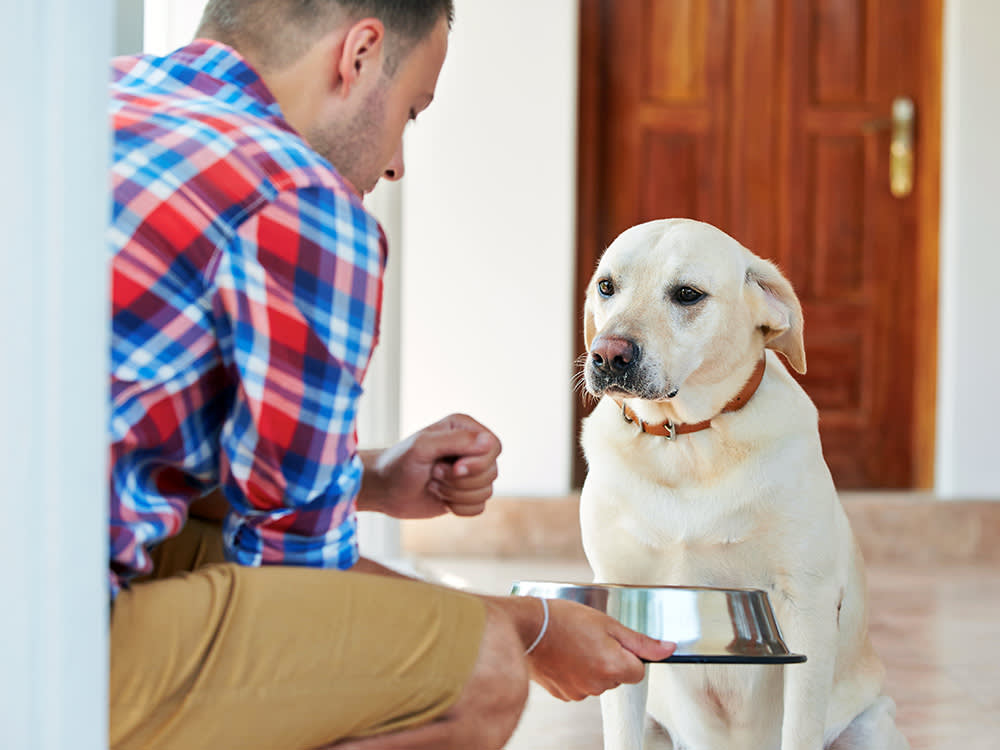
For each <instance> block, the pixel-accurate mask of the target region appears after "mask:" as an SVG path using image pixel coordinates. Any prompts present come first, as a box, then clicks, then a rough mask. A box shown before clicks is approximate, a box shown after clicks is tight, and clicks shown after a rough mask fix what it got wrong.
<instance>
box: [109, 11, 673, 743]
mask: <svg viewBox="0 0 1000 750" xmlns="http://www.w3.org/2000/svg"><path fill="white" fill-rule="evenodd" d="M452 13H453V10H452V5H451V0H423V1H421V2H418V1H416V0H412V1H410V2H403V1H402V0H396V1H395V2H393V1H391V0H210V2H209V3H208V6H207V8H206V11H205V16H204V19H203V22H202V25H201V28H200V29H199V32H198V39H197V40H196V41H195V42H193V43H192V44H191V45H189V46H187V47H185V48H182V49H181V50H178V51H176V52H174V53H173V54H171V55H169V56H167V57H165V58H152V57H137V58H122V59H119V60H116V61H115V66H114V76H113V78H114V80H113V85H112V117H113V127H114V136H115V140H114V164H113V168H112V182H113V190H114V206H113V215H112V224H111V230H110V237H111V243H112V249H113V251H114V256H113V264H112V273H113V282H112V293H113V344H112V373H111V386H112V387H111V397H112V419H111V435H112V436H111V559H110V565H109V575H110V587H111V598H112V612H111V676H110V693H111V695H110V701H111V707H110V713H111V742H112V746H113V747H114V748H146V747H150V748H153V747H156V748H161V747H162V748H185V750H191V749H193V748H202V747H204V748H234V749H235V748H240V750H247V749H250V748H267V749H268V750H279V749H282V748H315V747H325V746H335V747H338V748H347V749H349V750H352V749H355V748H356V749H357V750H376V749H377V748H385V749H392V748H435V750H441V749H442V748H462V750H469V749H470V748H477V749H478V748H499V747H502V746H503V744H504V743H505V742H506V740H507V739H508V737H509V736H510V734H511V733H512V731H513V729H514V727H515V726H516V723H517V720H518V717H519V715H520V712H521V710H522V708H523V706H524V703H525V700H526V697H527V689H528V679H529V676H530V677H533V678H534V679H535V680H536V681H538V682H539V683H541V684H542V685H544V686H545V687H546V688H547V689H549V690H550V691H551V692H552V693H553V694H554V695H556V696H558V697H561V698H564V699H580V698H583V697H585V696H587V695H593V694H598V693H600V692H602V691H603V690H605V689H608V688H610V687H614V686H616V685H618V684H621V683H622V682H634V681H637V680H639V679H640V678H641V676H642V674H643V666H642V663H641V661H640V657H644V658H648V659H662V658H665V657H666V656H668V655H669V654H670V653H671V650H672V647H673V644H662V643H659V642H657V641H653V640H651V639H649V638H646V637H645V636H641V635H639V634H637V633H634V632H632V631H630V630H627V629H626V628H624V627H622V626H621V625H620V624H618V623H617V622H615V621H613V620H611V619H610V618H607V617H605V616H604V615H603V614H601V613H598V612H596V611H594V610H591V609H589V608H586V607H582V606H579V605H576V604H572V603H569V602H560V601H554V602H551V603H547V602H540V601H539V600H537V599H531V598H519V597H486V596H474V595H471V594H467V593H463V592H458V591H453V590H450V589H447V588H443V587H438V586H433V585H430V584H427V583H423V582H417V581H411V580H408V579H405V578H403V577H401V576H398V575H396V574H394V573H393V572H391V571H388V570H386V569H384V568H381V567H380V566H379V565H377V564H376V563H374V562H372V561H368V560H364V559H363V558H359V554H358V550H357V543H356V534H355V517H354V516H355V510H357V509H361V510H377V511H381V512H384V513H388V514H390V515H392V516H395V517H399V518H424V517H431V516H435V515H440V514H442V513H446V512H452V513H455V514H457V515H474V514H477V513H480V512H482V510H483V508H484V505H485V503H486V501H487V500H488V498H489V497H490V495H491V494H492V483H493V480H494V479H495V477H496V471H497V467H496V458H497V456H498V454H499V452H500V444H499V441H498V440H497V438H496V436H495V435H493V434H492V433H491V432H490V431H489V430H488V429H487V428H485V427H484V426H482V425H480V424H479V423H478V422H476V421H475V420H473V419H472V418H471V417H468V416H465V415H452V416H450V417H447V418H445V419H443V420H442V421H441V422H439V423H437V424H435V425H431V426H430V427H428V428H426V429H424V430H422V431H420V432H418V433H416V434H415V435H413V436H411V437H410V438H408V439H406V440H404V441H403V442H401V443H400V444H399V445H397V446H394V447H392V448H390V449H388V450H385V451H382V452H376V453H370V454H361V453H359V451H358V450H357V443H356V439H355V434H354V422H355V416H356V408H357V400H358V397H359V395H360V393H361V389H362V382H363V378H364V374H365V370H366V368H367V365H368V361H369V357H370V355H371V352H372V350H373V348H374V346H375V343H376V340H377V338H378V320H379V306H380V302H381V280H382V271H383V269H384V266H385V262H386V247H385V244H386V243H385V237H384V235H383V234H382V231H381V229H380V228H379V226H378V224H377V223H376V222H375V220H374V219H373V218H372V217H371V216H369V215H368V214H367V213H366V212H365V210H364V208H363V206H362V204H361V197H362V195H363V194H364V193H365V192H367V191H369V190H371V189H372V188H373V187H374V185H375V184H376V183H377V181H378V180H379V179H380V178H381V177H383V176H384V177H386V178H388V179H400V178H401V177H402V176H403V169H404V165H403V157H402V145H401V139H402V134H403V130H404V127H405V125H406V123H407V121H408V120H411V119H414V118H415V117H416V116H417V115H418V114H419V113H420V112H421V111H423V110H424V109H425V108H426V107H427V106H428V105H429V104H430V103H431V100H432V99H433V96H434V90H435V86H436V83H437V77H438V73H439V72H440V69H441V66H442V64H443V62H444V57H445V53H446V50H447V40H448V34H449V31H450V26H451V19H452ZM220 523H221V526H220ZM330 569H340V570H341V571H348V572H335V571H333V570H330ZM526 651H529V652H530V654H526V653H525V652H526Z"/></svg>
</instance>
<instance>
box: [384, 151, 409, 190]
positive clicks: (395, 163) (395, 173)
mask: <svg viewBox="0 0 1000 750" xmlns="http://www.w3.org/2000/svg"><path fill="white" fill-rule="evenodd" d="M404 170H405V167H404V166H403V143H402V142H400V144H399V148H397V149H396V153H395V154H394V155H393V157H392V161H390V162H389V166H387V167H386V168H385V172H384V175H385V179H387V180H393V181H395V180H401V179H403V171H404Z"/></svg>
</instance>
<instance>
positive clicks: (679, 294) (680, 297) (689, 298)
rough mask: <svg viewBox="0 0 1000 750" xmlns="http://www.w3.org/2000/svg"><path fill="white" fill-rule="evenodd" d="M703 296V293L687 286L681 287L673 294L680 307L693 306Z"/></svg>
mask: <svg viewBox="0 0 1000 750" xmlns="http://www.w3.org/2000/svg"><path fill="white" fill-rule="evenodd" d="M704 296H705V293H704V292H699V291H698V290H697V289H693V288H691V287H689V286H682V287H680V288H679V289H677V290H676V291H675V292H674V299H675V300H676V301H677V302H679V303H680V304H682V305H693V304H694V303H695V302H697V301H698V300H700V299H701V298H702V297H704Z"/></svg>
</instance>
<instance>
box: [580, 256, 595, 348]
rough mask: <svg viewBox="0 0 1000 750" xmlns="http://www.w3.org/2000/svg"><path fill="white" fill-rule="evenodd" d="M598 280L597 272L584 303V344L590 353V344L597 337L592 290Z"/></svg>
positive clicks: (591, 280) (588, 286)
mask: <svg viewBox="0 0 1000 750" xmlns="http://www.w3.org/2000/svg"><path fill="white" fill-rule="evenodd" d="M596 278H597V273H596V271H595V272H594V275H593V276H592V277H591V279H590V282H589V283H588V284H587V291H586V294H585V295H584V298H583V299H584V301H583V344H584V346H585V347H586V350H587V351H588V352H589V351H590V342H591V341H593V340H594V336H596V335H597V325H596V324H595V323H594V303H593V302H592V301H591V298H592V291H591V290H592V289H593V288H594V283H595V281H594V280H595V279H596Z"/></svg>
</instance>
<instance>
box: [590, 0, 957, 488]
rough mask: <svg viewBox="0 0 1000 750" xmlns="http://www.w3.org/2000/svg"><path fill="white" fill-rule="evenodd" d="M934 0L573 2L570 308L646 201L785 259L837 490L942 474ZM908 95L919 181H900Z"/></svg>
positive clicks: (648, 213)
mask: <svg viewBox="0 0 1000 750" xmlns="http://www.w3.org/2000/svg"><path fill="white" fill-rule="evenodd" d="M940 5H941V0H582V2H581V27H580V29H581V43H580V44H581V47H580V131H579V137H580V142H579V164H580V173H579V223H578V243H579V251H578V261H579V265H578V286H579V294H578V298H577V302H578V309H581V310H582V305H583V294H584V288H585V285H586V283H587V281H588V279H589V277H590V274H591V272H592V271H593V268H594V267H595V265H596V262H597V259H598V257H599V256H600V253H601V252H602V251H603V249H604V247H606V246H607V244H608V243H609V242H610V241H611V240H612V239H614V237H615V236H617V235H618V234H619V233H620V232H621V231H623V230H624V229H626V228H627V227H629V226H632V225H634V224H637V223H640V222H643V221H647V220H650V219H657V218H665V217H671V216H686V217H691V218H696V219H701V220H704V221H707V222H710V223H712V224H715V225H716V226H718V227H719V228H721V229H723V230H724V231H726V232H727V233H729V234H731V235H732V236H734V237H735V238H736V239H737V240H739V241H740V242H742V243H743V244H744V245H746V246H747V247H749V248H750V249H751V250H753V251H754V252H756V253H757V254H758V255H762V256H764V257H767V258H770V259H772V260H774V261H775V262H776V263H778V265H779V266H780V267H781V268H782V269H783V271H784V272H785V274H786V275H787V276H788V277H789V279H790V280H791V281H792V283H793V285H794V286H795V288H796V291H797V292H798V295H799V297H800V299H801V301H802V303H803V308H804V312H805V321H806V356H807V360H808V366H809V370H808V373H807V374H806V375H804V376H803V377H802V378H801V379H800V382H801V383H802V384H803V386H804V387H805V388H806V390H807V391H808V392H809V394H810V395H811V396H812V398H813V400H814V401H815V402H816V405H817V406H818V408H819V411H820V431H821V434H822V438H823V444H824V450H825V454H826V458H827V462H828V463H829V465H830V468H831V471H832V472H833V475H834V479H835V481H836V482H837V485H838V487H840V488H844V489H847V488H866V489H870V488H915V487H928V486H930V485H931V484H932V481H933V475H932V466H931V464H932V457H933V450H934V447H933V440H934V423H933V414H934V387H935V372H936V349H937V344H936V334H935V329H936V323H937V316H936V291H935V289H936V283H937V239H938V225H937V222H938V212H939V210H938V203H939V189H938V182H939V173H940V169H939V132H940V131H939V120H940V93H939V89H940V36H941V7H940ZM900 96H905V97H909V98H910V99H912V100H913V101H914V102H915V105H916V128H915V136H916V141H915V143H916V153H915V167H916V168H915V187H914V190H913V192H912V193H911V194H910V195H908V196H905V197H894V196H893V195H892V193H891V192H890V189H889V144H890V129H889V128H888V127H885V125H887V124H888V118H889V116H890V112H891V107H892V102H893V100H894V99H895V98H896V97H900ZM576 340H577V341H579V342H580V347H579V351H582V336H581V335H579V332H578V335H577V338H576ZM588 408H589V406H588V405H587V404H586V403H581V404H580V405H579V412H578V416H580V417H582V416H584V415H585V413H586V411H587V409H588ZM584 471H585V467H584V466H583V463H582V460H581V461H578V463H577V477H576V478H577V481H578V483H582V479H583V476H584Z"/></svg>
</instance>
